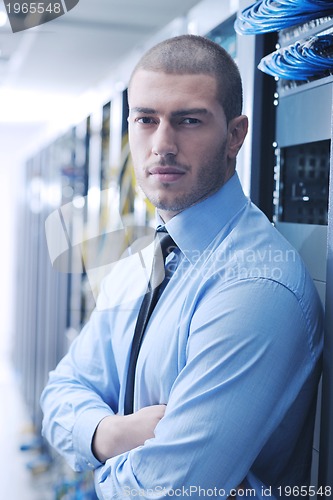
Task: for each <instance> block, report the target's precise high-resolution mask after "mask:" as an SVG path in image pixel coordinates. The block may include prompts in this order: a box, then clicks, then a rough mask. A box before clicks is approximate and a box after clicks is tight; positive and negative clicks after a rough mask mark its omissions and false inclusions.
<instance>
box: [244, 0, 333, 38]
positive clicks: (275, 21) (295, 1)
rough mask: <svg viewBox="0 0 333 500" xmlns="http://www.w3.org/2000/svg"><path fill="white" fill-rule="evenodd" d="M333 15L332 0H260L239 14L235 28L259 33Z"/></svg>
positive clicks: (245, 33) (252, 33)
mask: <svg viewBox="0 0 333 500" xmlns="http://www.w3.org/2000/svg"><path fill="white" fill-rule="evenodd" d="M331 15H333V1H330V0H259V1H257V2H255V3H254V4H252V5H250V6H249V7H247V8H246V9H244V10H243V11H242V12H241V13H240V14H238V16H237V19H236V21H235V30H236V31H237V33H239V34H242V35H258V34H261V33H267V32H269V31H277V30H281V29H284V28H287V27H289V26H294V25H296V24H302V23H305V22H307V21H310V20H312V19H317V18H319V17H326V16H331Z"/></svg>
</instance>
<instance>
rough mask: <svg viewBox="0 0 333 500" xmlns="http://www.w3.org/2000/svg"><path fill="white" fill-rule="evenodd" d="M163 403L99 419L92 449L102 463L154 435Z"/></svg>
mask: <svg viewBox="0 0 333 500" xmlns="http://www.w3.org/2000/svg"><path fill="white" fill-rule="evenodd" d="M164 412H165V406H164V405H155V406H150V407H146V408H142V409H141V410H139V411H138V412H136V413H133V414H131V415H126V416H122V415H113V416H110V417H106V418H104V419H103V420H101V421H100V423H99V424H98V426H97V428H96V431H95V433H94V437H93V442H92V451H93V453H94V456H95V457H96V458H97V459H98V460H99V461H100V462H102V463H104V462H106V460H108V459H109V458H112V457H115V456H117V455H120V454H122V453H125V452H127V451H130V450H133V449H134V448H137V447H138V446H141V445H143V444H144V442H145V441H146V440H147V439H150V438H153V437H154V432H155V427H156V425H157V424H158V422H159V421H160V420H161V418H163V415H164Z"/></svg>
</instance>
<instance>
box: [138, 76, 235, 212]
mask: <svg viewBox="0 0 333 500" xmlns="http://www.w3.org/2000/svg"><path fill="white" fill-rule="evenodd" d="M216 95H217V84H216V80H215V78H214V77H212V76H210V75H204V74H198V75H196V74H195V75H175V74H165V73H162V72H153V71H145V70H138V71H137V73H136V74H135V75H134V76H133V79H132V83H131V87H130V91H129V105H130V115H129V140H130V147H131V152H132V157H133V163H134V169H135V174H136V177H137V180H138V183H139V185H140V186H141V188H142V190H143V191H144V193H145V194H146V196H147V197H148V199H149V200H150V201H151V202H152V203H153V204H154V205H155V206H156V207H157V208H158V211H159V213H160V214H161V216H162V218H163V219H164V220H165V221H167V220H169V219H170V218H171V217H173V216H174V215H175V214H177V213H178V212H180V211H182V210H184V209H185V208H187V207H190V206H191V205H194V204H195V203H197V202H199V201H201V200H203V199H205V198H207V197H208V196H210V195H211V194H212V193H214V192H215V191H217V190H218V189H219V188H220V187H221V186H222V185H223V184H224V182H225V181H226V180H227V179H228V178H229V177H230V176H231V175H232V173H233V170H234V163H233V162H230V161H229V160H230V158H229V152H228V149H229V135H230V134H229V133H228V127H227V122H226V117H225V114H224V111H223V109H222V106H221V105H220V104H219V102H218V101H217V97H216ZM230 163H232V166H231V164H230Z"/></svg>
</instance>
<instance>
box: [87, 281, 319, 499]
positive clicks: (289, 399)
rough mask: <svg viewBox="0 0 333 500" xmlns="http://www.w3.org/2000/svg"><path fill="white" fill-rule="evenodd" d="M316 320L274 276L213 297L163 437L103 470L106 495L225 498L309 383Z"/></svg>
mask: <svg viewBox="0 0 333 500" xmlns="http://www.w3.org/2000/svg"><path fill="white" fill-rule="evenodd" d="M312 316H313V317H312V318H310V317H309V316H308V315H307V314H305V312H304V310H303V308H302V307H301V305H300V302H299V300H298V299H297V298H296V297H295V295H294V294H293V293H292V292H291V291H290V290H288V289H287V288H286V287H284V286H283V285H281V284H279V283H276V282H274V281H271V280H268V279H261V278H259V279H252V280H250V279H249V280H243V281H240V282H238V283H234V284H232V285H230V286H228V287H226V288H225V289H224V290H220V291H218V290H216V291H214V292H213V293H207V294H205V295H204V296H203V299H202V301H201V302H200V301H199V303H198V304H197V307H196V310H195V312H194V315H193V318H192V322H191V325H190V329H189V337H188V345H187V360H186V365H185V367H184V368H183V369H182V371H181V372H180V373H179V376H178V377H177V379H176V381H175V383H174V385H173V388H172V391H171V394H170V399H169V401H168V404H167V410H166V413H165V416H164V418H163V419H162V420H161V421H160V422H159V424H158V425H157V427H156V430H155V437H154V438H153V439H150V440H148V441H146V442H145V444H144V445H143V446H141V447H139V448H136V449H134V450H131V451H130V452H127V453H124V454H122V455H119V456H117V457H114V458H112V459H110V460H108V461H107V462H106V463H105V465H103V466H101V467H100V468H98V469H97V470H96V472H95V484H96V491H97V493H98V495H99V498H105V499H119V498H125V497H132V496H140V498H163V497H165V496H180V497H181V498H185V497H186V496H189V492H191V493H192V495H191V496H192V497H194V498H197V497H199V496H203V495H199V491H200V489H201V491H202V492H206V494H205V496H209V492H212V491H215V492H217V493H219V495H215V496H220V497H221V498H227V497H228V495H229V493H230V491H232V489H233V488H235V487H236V486H237V485H238V484H240V483H241V482H242V481H243V480H244V478H245V477H246V476H247V474H248V472H249V471H250V469H251V466H252V464H253V463H254V461H255V459H256V457H257V456H258V454H259V453H260V451H261V450H262V448H263V447H264V445H265V443H266V442H267V440H268V438H269V436H270V435H271V434H272V433H273V432H274V430H275V429H276V428H277V427H278V425H279V424H280V423H281V421H282V420H283V418H284V417H285V415H286V414H287V412H288V410H289V409H290V407H291V405H292V404H293V402H294V401H295V399H296V398H297V396H298V394H299V393H300V392H301V390H302V388H303V387H304V386H305V385H306V384H307V383H308V380H309V379H311V376H312V374H313V372H314V367H315V365H316V362H317V359H318V356H319V353H320V347H319V344H318V342H317V340H318V339H317V338H315V335H317V337H319V329H320V325H319V323H318V324H316V321H317V320H316V319H315V318H314V314H312ZM319 316H320V314H319V309H318V318H319ZM313 332H315V335H312V333H313ZM313 386H314V385H313ZM309 392H310V391H309ZM312 393H313V390H312ZM312 396H313V394H312ZM312 396H311V398H312ZM309 397H310V396H309ZM308 404H309V403H308V402H307V401H304V407H303V411H304V413H306V411H307V408H306V405H308ZM297 432H298V429H295V433H297ZM195 489H196V490H195ZM214 489H215V490H214ZM195 491H196V492H197V493H196V494H195ZM168 492H169V493H168ZM223 492H224V494H223ZM177 493H179V494H177ZM210 496H212V495H210Z"/></svg>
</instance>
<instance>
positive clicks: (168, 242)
mask: <svg viewBox="0 0 333 500" xmlns="http://www.w3.org/2000/svg"><path fill="white" fill-rule="evenodd" d="M155 241H156V247H157V248H156V250H157V251H158V247H160V248H161V252H162V255H163V261H165V259H166V258H167V256H168V255H169V254H170V253H171V252H173V251H174V250H175V248H177V245H176V243H175V242H174V241H173V239H172V238H171V236H170V234H169V233H168V232H167V231H159V232H157V233H156V236H155Z"/></svg>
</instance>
